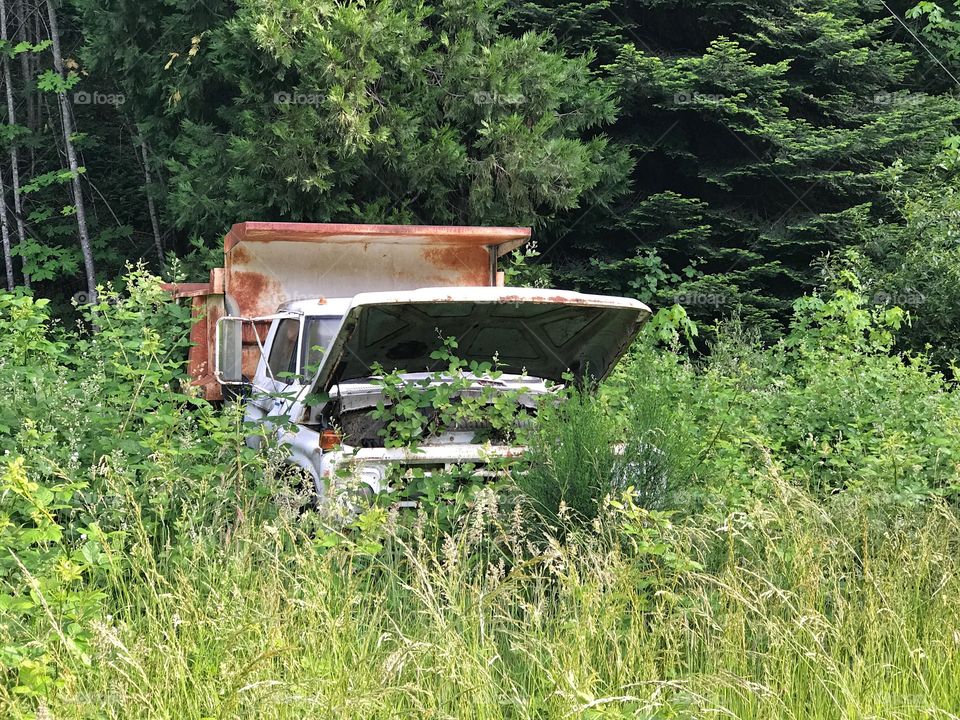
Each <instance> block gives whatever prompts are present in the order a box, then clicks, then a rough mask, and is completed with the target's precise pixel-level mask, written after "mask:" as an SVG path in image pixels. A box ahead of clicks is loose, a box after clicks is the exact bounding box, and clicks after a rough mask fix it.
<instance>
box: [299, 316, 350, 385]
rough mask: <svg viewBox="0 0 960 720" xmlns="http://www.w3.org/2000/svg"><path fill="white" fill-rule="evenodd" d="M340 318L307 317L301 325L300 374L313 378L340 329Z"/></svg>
mask: <svg viewBox="0 0 960 720" xmlns="http://www.w3.org/2000/svg"><path fill="white" fill-rule="evenodd" d="M342 319H343V318H341V317H336V316H335V317H307V318H306V319H305V320H304V323H303V343H302V344H301V346H300V347H301V351H300V367H301V368H302V371H301V374H302V375H303V377H305V378H311V377H313V376H314V375H315V374H316V372H317V368H318V367H320V361H321V360H323V356H324V354H325V353H326V351H327V349H328V348H329V347H330V343H331V342H333V337H334V335H336V333H337V328H338V327H340V321H341V320H342Z"/></svg>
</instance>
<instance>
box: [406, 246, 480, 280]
mask: <svg viewBox="0 0 960 720" xmlns="http://www.w3.org/2000/svg"><path fill="white" fill-rule="evenodd" d="M423 259H424V261H426V262H427V263H428V264H429V265H431V266H432V267H436V268H438V269H451V270H454V271H455V272H457V273H459V275H460V284H461V285H465V286H469V285H478V286H481V287H486V286H487V285H489V284H490V253H489V251H488V250H487V249H486V248H485V247H476V246H463V245H440V246H436V247H430V246H427V247H425V248H424V250H423Z"/></svg>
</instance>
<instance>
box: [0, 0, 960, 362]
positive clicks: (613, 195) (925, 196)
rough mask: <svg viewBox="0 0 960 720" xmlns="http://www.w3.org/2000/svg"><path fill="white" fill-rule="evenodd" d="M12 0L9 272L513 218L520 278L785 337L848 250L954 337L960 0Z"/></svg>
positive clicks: (84, 270) (919, 327)
mask: <svg viewBox="0 0 960 720" xmlns="http://www.w3.org/2000/svg"><path fill="white" fill-rule="evenodd" d="M3 11H4V12H3V17H0V25H2V29H3V33H2V37H3V40H2V47H3V48H4V50H5V52H4V54H3V77H2V80H3V84H4V90H5V92H4V93H2V94H0V101H2V102H3V103H4V105H5V106H6V107H5V110H6V112H5V113H3V114H0V117H3V118H6V123H5V124H4V126H3V127H4V131H3V133H2V135H0V142H2V144H3V146H4V152H3V161H2V163H0V175H2V182H3V185H2V192H3V194H4V198H5V203H4V204H5V213H4V214H3V217H2V220H3V223H2V231H3V240H4V247H5V248H8V250H7V251H6V252H5V258H4V259H5V270H6V279H7V284H8V285H14V284H17V285H29V286H30V287H31V288H32V290H33V292H35V293H36V294H37V295H40V296H44V297H50V298H52V299H53V300H54V302H55V304H57V305H58V306H60V307H62V308H63V309H67V308H68V307H69V304H70V300H71V298H79V299H80V300H81V301H82V300H83V299H84V298H85V297H89V296H90V295H91V294H92V293H93V289H94V287H95V285H96V284H97V283H100V282H103V281H106V280H110V279H113V278H115V277H117V276H119V275H120V274H121V273H122V271H123V269H124V267H125V265H126V264H127V263H129V262H131V261H137V260H145V261H146V262H147V263H148V264H149V266H150V267H151V269H153V270H155V271H156V272H158V273H160V274H163V275H165V276H168V277H179V278H192V279H203V278H204V277H205V274H206V268H207V267H209V266H211V265H216V264H218V263H219V258H218V254H219V252H220V251H219V243H220V238H221V237H222V235H223V233H224V231H225V230H226V228H228V227H229V226H230V225H231V224H233V223H234V222H238V221H242V220H247V219H261V220H289V221H315V222H380V223H395V222H396V223H422V224H528V225H532V226H533V227H534V228H535V237H536V238H537V242H538V245H537V248H536V250H535V251H534V252H533V253H531V254H530V256H529V257H526V258H523V267H522V268H521V270H522V271H523V272H524V273H527V278H526V279H527V280H529V281H532V282H541V283H546V282H550V283H553V284H557V285H561V286H566V287H575V288H579V289H583V290H593V291H602V292H612V293H620V294H626V295H632V296H636V297H640V298H642V299H644V300H646V301H648V302H651V303H653V304H655V305H657V306H661V307H662V306H664V305H671V304H673V303H679V304H680V305H682V306H683V307H684V308H685V310H686V312H688V313H689V314H690V315H691V316H693V317H694V318H696V319H699V320H710V319H712V318H716V317H719V316H723V315H731V314H733V315H738V316H739V317H740V318H741V319H742V320H743V321H744V323H746V324H747V325H749V326H751V327H754V328H757V329H758V331H759V332H760V333H761V334H762V335H763V336H766V337H775V336H778V335H779V334H780V332H781V330H782V328H783V326H784V325H785V323H786V322H787V318H788V312H789V308H790V305H791V303H792V302H793V301H794V300H795V299H796V298H797V297H799V296H800V295H802V294H803V293H805V292H809V291H810V290H812V289H815V288H816V287H818V286H822V285H829V284H830V283H831V281H832V278H834V277H836V275H837V274H838V273H840V272H843V271H848V270H852V271H853V272H854V273H855V274H856V276H857V277H858V278H859V281H860V282H861V283H862V284H863V286H864V288H865V289H866V294H867V296H868V297H870V298H871V299H872V300H873V302H874V303H875V304H877V305H879V306H887V305H899V306H902V307H904V308H905V309H907V310H909V311H910V313H911V316H912V325H911V327H910V328H909V329H908V330H907V332H906V335H905V336H904V337H905V340H904V342H905V343H907V344H908V346H909V348H912V349H918V350H919V349H923V348H925V347H929V348H930V349H931V350H932V351H933V354H934V357H935V358H936V359H937V360H938V361H939V362H940V363H941V365H942V366H945V367H946V366H948V365H949V364H950V363H951V362H952V360H953V358H954V357H955V356H956V354H957V349H958V346H960V341H958V340H957V339H956V338H957V336H958V333H957V323H958V322H960V321H958V320H957V316H956V313H955V312H954V311H955V309H956V308H957V307H960V282H958V280H960V277H958V276H960V249H958V245H957V237H958V235H957V231H958V229H960V220H958V218H960V215H958V210H960V202H958V198H957V191H956V188H957V182H958V181H957V163H958V162H960V131H958V130H957V121H958V119H960V98H958V96H957V92H956V91H957V89H958V85H960V83H958V82H957V76H958V75H960V45H958V44H957V43H956V42H955V41H954V40H953V38H955V37H956V30H957V27H958V26H957V23H958V22H960V6H958V5H957V4H956V3H947V4H944V5H936V4H934V3H931V2H920V3H916V2H915V0H911V1H910V2H873V1H870V0H865V1H857V0H830V1H829V2H827V1H826V0H804V1H803V2H795V1H791V2H785V1H780V0H767V1H765V2H764V1H760V0H719V1H718V0H712V1H710V2H706V1H699V0H683V1H682V2H681V1H680V0H677V1H672V0H632V1H627V0H619V1H616V0H583V1H578V2H565V1H564V0H537V1H521V0H491V1H487V2H481V1H479V0H435V1H433V2H423V1H422V0H370V1H368V2H334V1H333V0H282V1H281V0H238V1H236V2H228V1H226V0H137V1H136V2H134V1H132V0H113V1H109V2H108V1H106V0H67V1H66V2H55V1H54V0H50V2H47V1H46V0H7V1H6V2H4V3H3ZM78 293H79V295H78Z"/></svg>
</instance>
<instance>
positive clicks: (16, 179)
mask: <svg viewBox="0 0 960 720" xmlns="http://www.w3.org/2000/svg"><path fill="white" fill-rule="evenodd" d="M0 39H2V40H3V41H4V43H6V42H7V41H8V40H9V39H10V36H9V34H8V32H7V3H6V2H4V0H0ZM3 81H4V83H6V86H7V121H8V122H9V123H10V127H11V128H13V127H15V126H16V124H17V112H16V108H15V107H14V100H13V78H12V74H11V72H10V57H9V56H8V55H7V54H6V53H4V54H3ZM10 175H11V178H12V180H13V217H14V219H15V220H16V223H17V242H18V243H19V247H20V248H23V247H24V244H25V242H26V239H27V233H26V230H25V229H24V226H23V207H22V205H21V200H20V151H19V150H18V149H17V142H16V140H14V141H12V142H11V143H10ZM20 260H21V262H22V261H23V256H22V255H21V256H20ZM23 284H24V285H26V286H27V287H30V275H29V274H28V273H27V269H26V267H25V266H24V267H23Z"/></svg>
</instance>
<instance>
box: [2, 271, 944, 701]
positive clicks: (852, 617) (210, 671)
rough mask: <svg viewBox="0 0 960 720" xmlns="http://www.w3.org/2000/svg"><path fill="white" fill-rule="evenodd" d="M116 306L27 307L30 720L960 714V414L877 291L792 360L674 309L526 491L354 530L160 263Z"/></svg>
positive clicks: (535, 434)
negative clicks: (331, 519) (258, 435)
mask: <svg viewBox="0 0 960 720" xmlns="http://www.w3.org/2000/svg"><path fill="white" fill-rule="evenodd" d="M99 301H100V304H99V305H98V306H96V307H94V308H90V309H88V314H89V318H88V320H89V321H90V323H91V324H95V325H96V326H97V327H98V328H99V332H97V333H96V334H91V333H89V332H86V331H85V330H84V329H83V328H76V329H74V328H64V327H61V326H59V325H58V324H57V323H56V322H54V321H53V320H51V318H50V317H49V315H48V312H47V309H46V307H45V305H44V303H43V301H40V300H34V299H32V298H30V297H27V296H13V295H0V391H2V392H3V396H4V397H5V399H6V402H5V403H4V404H3V406H2V407H0V449H2V451H3V456H2V458H0V463H2V468H0V544H2V553H0V715H2V716H3V717H14V718H34V717H42V718H130V717H144V718H246V717H249V718H262V717H276V718H287V717H289V718H302V717H330V718H340V717H409V716H420V717H436V718H440V717H477V718H484V717H490V718H494V717H497V718H499V717H511V718H544V717H557V718H562V717H588V718H696V717H706V716H720V717H743V718H867V717H896V718H921V717H922V718H929V717H944V718H950V717H957V716H958V713H960V694H958V692H957V688H960V587H958V584H960V580H958V578H960V552H958V550H960V547H958V544H960V514H958V512H957V509H956V507H955V504H954V503H955V500H956V492H957V489H958V456H957V452H958V451H960V439H958V438H960V404H958V403H960V400H958V394H957V392H956V390H955V388H954V387H953V385H952V384H951V383H950V382H948V381H947V380H946V379H944V378H943V377H942V376H940V375H939V374H937V373H936V372H934V371H933V370H932V369H931V368H930V366H929V365H928V363H927V362H926V360H925V359H924V358H923V357H918V356H904V355H901V354H898V353H897V352H896V351H895V349H894V348H895V342H896V335H897V332H898V328H899V326H900V325H902V323H903V322H905V321H906V318H905V317H904V316H903V315H902V314H901V313H898V312H890V311H884V312H882V313H880V312H877V311H873V310H870V309H869V308H868V306H867V305H866V303H865V302H864V301H863V298H862V297H860V294H859V293H858V289H857V287H856V283H855V279H853V278H851V279H850V283H849V286H848V287H847V288H846V289H840V290H838V291H837V292H836V293H835V294H833V295H831V296H829V297H822V298H821V297H813V298H808V299H805V300H803V301H802V302H800V303H799V304H798V306H797V309H796V319H795V322H794V325H793V329H792V331H791V334H790V335H789V337H788V338H786V339H785V340H784V341H783V342H782V343H780V344H779V345H776V346H774V347H763V346H761V345H760V344H758V343H756V342H754V341H753V339H752V338H751V337H750V335H749V333H748V332H746V331H744V330H743V329H742V328H740V327H738V326H737V325H736V324H735V323H732V324H728V325H726V326H723V327H720V328H718V329H717V332H716V337H717V338H718V339H717V341H716V342H717V344H716V346H715V347H714V348H713V349H712V352H711V353H710V355H709V357H708V358H707V359H700V360H692V359H690V358H689V357H688V356H687V355H686V354H685V353H684V352H682V351H680V350H679V349H678V347H669V346H668V347H664V344H663V340H664V339H667V340H669V338H670V333H669V330H670V327H669V324H670V320H669V316H664V317H661V318H660V322H659V323H658V324H657V325H656V326H655V328H656V332H655V333H650V334H649V336H645V337H643V338H641V339H640V340H639V341H638V343H637V344H636V346H635V347H634V348H633V349H632V351H631V352H630V354H629V356H628V357H627V358H626V359H625V360H624V362H622V363H621V365H620V367H619V368H618V370H617V372H616V373H615V374H614V376H613V377H612V378H610V379H609V380H608V381H607V382H606V383H604V385H603V386H601V387H600V388H598V389H597V390H596V391H595V392H589V393H586V394H579V395H578V394H573V396H572V397H571V398H570V399H569V400H568V401H567V402H566V403H562V404H557V405H550V406H549V407H547V408H545V409H544V410H542V411H541V415H540V419H539V421H538V422H537V423H536V425H535V426H534V428H533V429H532V433H531V437H530V438H529V443H530V453H529V455H528V458H527V461H526V463H525V465H523V466H518V467H517V468H515V469H514V474H513V475H512V482H506V483H504V484H503V485H502V486H495V487H485V488H484V487H481V488H473V490H472V495H470V497H469V498H467V499H466V501H465V502H464V503H463V507H464V510H463V512H462V513H460V514H459V515H457V516H456V517H454V518H453V519H452V520H451V519H450V518H448V517H446V516H444V517H445V520H444V522H443V523H439V522H438V521H437V517H438V512H439V508H438V507H431V505H430V503H426V506H425V507H423V508H422V509H421V510H420V511H412V510H397V509H395V508H390V507H383V506H374V507H371V508H370V509H369V510H367V511H366V512H364V513H363V514H361V515H360V516H359V517H358V518H357V519H356V521H355V522H354V523H353V525H352V526H350V527H346V528H339V529H335V528H321V527H318V524H317V523H316V522H315V520H311V518H310V517H309V514H307V516H304V515H303V514H296V513H289V512H284V511H283V510H282V509H281V508H279V507H278V506H277V504H276V503H275V502H274V499H275V498H276V497H277V486H278V484H279V483H282V481H283V472H282V453H281V452H280V451H279V450H276V449H274V450H273V451H270V452H266V453H255V452H253V451H251V450H249V449H247V448H246V447H245V445H244V435H245V432H246V431H247V428H244V426H243V423H242V420H241V418H240V417H239V415H238V413H237V412H236V411H232V412H225V413H224V412H220V411H218V410H216V409H214V408H211V407H210V406H209V405H207V404H206V403H205V402H203V401H201V400H199V399H198V398H196V397H194V396H193V395H192V393H191V392H190V390H189V387H188V386H187V385H185V384H184V380H185V378H184V376H183V368H182V357H183V351H184V348H185V347H186V342H187V337H188V334H187V331H188V324H189V317H188V312H187V311H186V310H184V309H181V308H178V307H177V306H176V305H174V304H172V303H169V302H167V300H166V298H165V296H164V295H163V293H162V292H161V290H160V289H159V287H158V285H157V284H156V282H155V280H154V279H152V278H150V277H148V276H146V275H144V274H143V273H140V272H134V273H132V274H131V275H129V276H128V277H127V278H126V280H125V281H124V284H123V287H122V288H118V289H116V290H109V289H108V290H106V291H104V292H103V293H102V294H101V296H100V298H99ZM665 317H666V319H665ZM87 327H89V325H88V326H87ZM676 329H677V330H682V327H681V326H680V325H677V326H676ZM668 344H669V343H668Z"/></svg>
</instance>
